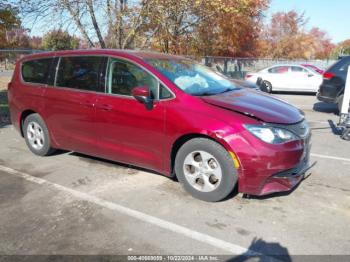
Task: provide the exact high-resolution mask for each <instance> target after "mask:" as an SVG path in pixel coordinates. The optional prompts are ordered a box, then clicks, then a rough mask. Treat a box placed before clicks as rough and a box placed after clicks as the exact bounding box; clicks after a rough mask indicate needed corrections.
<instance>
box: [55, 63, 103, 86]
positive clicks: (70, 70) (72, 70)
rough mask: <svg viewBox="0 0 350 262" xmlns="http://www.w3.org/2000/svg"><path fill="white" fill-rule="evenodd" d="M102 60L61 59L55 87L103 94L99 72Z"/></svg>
mask: <svg viewBox="0 0 350 262" xmlns="http://www.w3.org/2000/svg"><path fill="white" fill-rule="evenodd" d="M103 60H104V58H103V57H97V56H82V57H62V58H61V60H60V62H59V68H58V72H57V76H56V86H60V87H69V88H74V89H82V90H89V91H99V92H104V86H103V85H102V84H100V81H99V72H100V68H101V66H102V63H103Z"/></svg>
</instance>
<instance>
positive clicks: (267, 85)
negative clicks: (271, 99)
mask: <svg viewBox="0 0 350 262" xmlns="http://www.w3.org/2000/svg"><path fill="white" fill-rule="evenodd" d="M262 90H263V91H264V92H266V93H272V85H271V83H270V82H269V81H266V80H264V81H263V82H262Z"/></svg>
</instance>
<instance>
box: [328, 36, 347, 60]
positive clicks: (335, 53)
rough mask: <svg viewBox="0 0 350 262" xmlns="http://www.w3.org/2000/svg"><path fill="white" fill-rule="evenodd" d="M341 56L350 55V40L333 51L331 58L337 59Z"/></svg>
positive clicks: (341, 43)
mask: <svg viewBox="0 0 350 262" xmlns="http://www.w3.org/2000/svg"><path fill="white" fill-rule="evenodd" d="M340 55H350V39H347V40H345V41H343V42H340V43H339V44H338V45H337V46H336V47H335V48H334V49H333V50H332V54H331V57H332V58H335V59H337V58H338V57H339V56H340Z"/></svg>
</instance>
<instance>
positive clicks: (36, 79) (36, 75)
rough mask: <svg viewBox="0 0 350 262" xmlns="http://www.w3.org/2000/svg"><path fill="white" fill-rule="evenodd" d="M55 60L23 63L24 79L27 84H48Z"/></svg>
mask: <svg viewBox="0 0 350 262" xmlns="http://www.w3.org/2000/svg"><path fill="white" fill-rule="evenodd" d="M53 60H54V58H43V59H37V60H30V61H26V62H24V63H22V69H21V72H22V79H23V81H25V82H27V83H36V84H47V80H48V78H49V72H50V67H51V64H52V62H53Z"/></svg>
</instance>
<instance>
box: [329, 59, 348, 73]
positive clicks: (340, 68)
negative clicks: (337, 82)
mask: <svg viewBox="0 0 350 262" xmlns="http://www.w3.org/2000/svg"><path fill="white" fill-rule="evenodd" d="M349 65H350V57H344V58H342V59H340V60H339V61H338V62H336V63H335V64H333V65H331V66H330V67H329V68H328V69H327V70H326V71H327V72H333V73H337V72H344V73H346V72H347V71H348V67H349Z"/></svg>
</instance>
